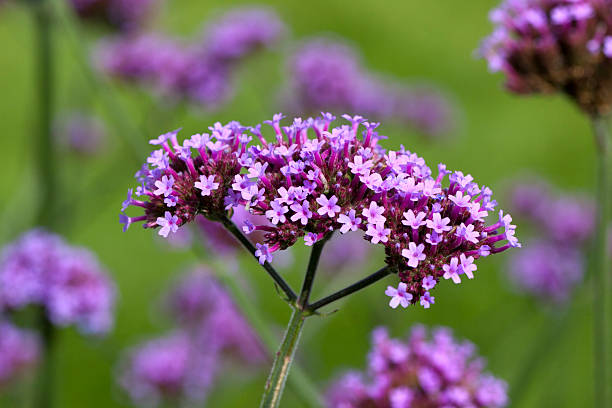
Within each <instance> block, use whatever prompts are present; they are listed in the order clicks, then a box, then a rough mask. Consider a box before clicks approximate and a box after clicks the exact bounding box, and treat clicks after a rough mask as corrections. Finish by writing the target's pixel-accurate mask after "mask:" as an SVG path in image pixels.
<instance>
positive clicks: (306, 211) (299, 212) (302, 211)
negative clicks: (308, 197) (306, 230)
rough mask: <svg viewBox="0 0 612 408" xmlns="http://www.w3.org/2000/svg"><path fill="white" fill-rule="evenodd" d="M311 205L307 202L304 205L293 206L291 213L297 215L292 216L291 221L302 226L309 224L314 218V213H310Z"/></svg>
mask: <svg viewBox="0 0 612 408" xmlns="http://www.w3.org/2000/svg"><path fill="white" fill-rule="evenodd" d="M309 207H310V204H309V203H308V202H307V201H305V202H303V203H302V204H298V203H295V204H292V205H291V211H294V212H295V214H293V215H292V216H291V221H300V222H301V223H302V225H306V224H308V220H309V218H310V217H312V211H310V208H309Z"/></svg>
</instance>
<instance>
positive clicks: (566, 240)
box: [508, 181, 595, 303]
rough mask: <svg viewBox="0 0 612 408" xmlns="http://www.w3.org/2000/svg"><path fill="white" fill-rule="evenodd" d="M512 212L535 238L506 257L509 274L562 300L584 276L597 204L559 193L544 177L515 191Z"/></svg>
mask: <svg viewBox="0 0 612 408" xmlns="http://www.w3.org/2000/svg"><path fill="white" fill-rule="evenodd" d="M511 196H512V204H513V206H514V211H515V213H517V214H518V215H519V217H522V219H524V220H526V221H528V222H526V223H525V224H527V225H530V226H532V228H531V229H532V230H533V232H534V234H533V239H532V240H531V241H530V242H529V244H528V245H526V248H525V249H524V250H522V251H520V252H517V253H515V254H513V256H511V257H510V258H509V260H508V262H509V266H508V272H509V276H510V279H511V280H512V281H513V282H514V284H515V285H516V287H517V288H519V289H520V290H521V291H524V292H526V293H529V294H531V295H533V296H535V297H537V298H538V299H539V300H542V301H552V302H555V303H560V302H563V301H565V300H567V299H568V297H569V295H570V294H571V293H572V290H573V289H574V287H575V286H576V285H577V284H579V283H580V282H581V281H582V278H583V276H584V271H585V246H586V244H587V242H588V240H589V239H590V238H591V237H592V235H593V232H594V229H595V206H594V203H593V202H592V201H590V200H589V199H587V198H585V197H580V196H578V195H571V194H559V193H555V192H554V191H553V189H552V187H551V186H550V185H548V184H546V183H544V182H542V181H540V182H533V183H520V184H517V185H515V186H514V188H513V189H512V191H511Z"/></svg>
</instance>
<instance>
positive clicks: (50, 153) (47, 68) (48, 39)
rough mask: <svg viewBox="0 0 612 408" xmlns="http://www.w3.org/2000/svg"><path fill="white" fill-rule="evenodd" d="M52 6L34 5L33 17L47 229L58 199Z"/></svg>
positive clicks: (42, 215) (41, 219)
mask: <svg viewBox="0 0 612 408" xmlns="http://www.w3.org/2000/svg"><path fill="white" fill-rule="evenodd" d="M50 6H51V5H50V4H49V3H48V2H47V1H46V0H37V1H33V2H32V4H31V9H32V16H33V18H34V25H35V30H36V47H35V49H36V51H35V52H36V57H37V58H36V66H37V70H38V71H37V78H36V79H37V81H36V87H37V90H38V122H39V123H38V126H39V128H38V140H37V142H36V143H35V145H36V147H35V150H36V155H37V157H36V165H37V166H38V169H37V171H38V177H39V181H40V185H39V189H40V194H41V197H40V202H39V206H40V207H39V210H38V220H37V222H38V224H40V225H48V224H49V223H50V222H51V219H52V218H53V211H54V208H53V205H52V203H53V201H54V198H55V197H54V196H55V187H56V186H55V184H56V183H55V177H54V172H53V167H54V164H55V150H54V148H53V140H52V137H53V135H52V133H51V126H52V124H51V121H52V115H53V50H52V32H51V31H52V30H51V24H52V21H51V19H52V15H51V7H50Z"/></svg>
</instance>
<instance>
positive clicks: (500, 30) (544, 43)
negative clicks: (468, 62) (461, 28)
mask: <svg viewBox="0 0 612 408" xmlns="http://www.w3.org/2000/svg"><path fill="white" fill-rule="evenodd" d="M490 18H491V21H492V22H493V23H494V24H495V25H496V28H495V30H494V31H493V33H492V34H491V35H490V36H489V37H487V38H486V39H485V40H484V41H483V44H482V48H481V51H480V52H481V55H483V56H484V57H485V58H486V59H487V60H488V62H489V68H490V69H491V70H492V71H502V72H504V74H505V75H506V80H507V82H506V86H507V87H508V89H509V90H511V91H512V92H516V93H520V94H530V93H552V92H563V93H565V94H567V95H568V96H570V97H571V99H573V100H574V101H575V102H576V103H577V104H578V106H580V108H581V109H582V110H584V111H585V112H587V113H589V114H606V113H609V112H610V108H611V105H612V1H611V0H505V1H504V2H503V3H502V4H501V6H499V7H498V8H496V9H494V10H493V11H492V12H491V14H490Z"/></svg>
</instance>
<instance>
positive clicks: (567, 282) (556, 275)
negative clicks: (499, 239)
mask: <svg viewBox="0 0 612 408" xmlns="http://www.w3.org/2000/svg"><path fill="white" fill-rule="evenodd" d="M583 258H584V256H583V254H581V253H580V251H579V250H578V249H576V248H574V247H572V246H569V245H565V244H559V243H555V242H554V241H548V240H546V239H536V240H534V241H532V242H530V243H529V245H526V246H525V248H524V249H523V250H522V251H520V253H517V254H515V255H514V256H512V257H510V258H509V267H508V273H509V276H510V279H511V280H512V282H513V283H514V285H515V287H516V288H517V289H518V290H519V291H521V292H524V293H527V294H530V295H532V296H534V297H535V298H537V299H539V300H542V301H549V302H553V303H562V302H564V301H566V300H567V299H568V298H569V296H570V294H571V293H572V291H573V289H574V288H575V287H576V286H577V285H578V284H579V283H580V282H581V281H582V279H583V276H584V260H583Z"/></svg>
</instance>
